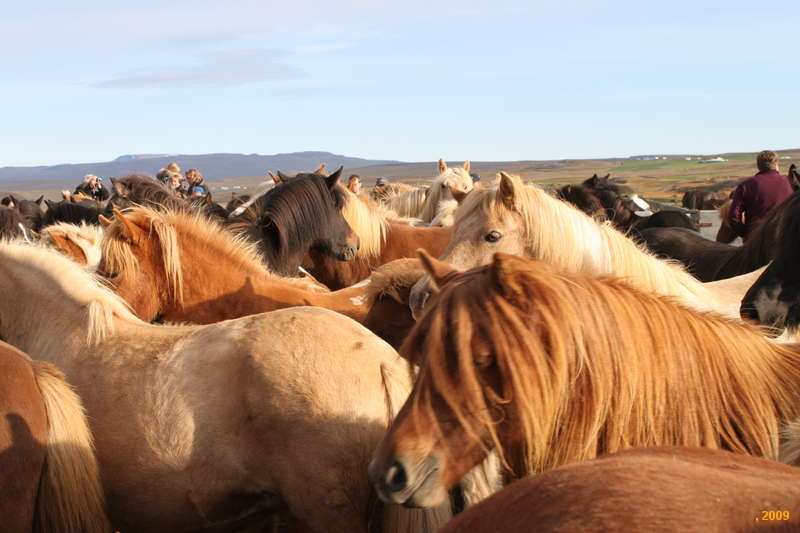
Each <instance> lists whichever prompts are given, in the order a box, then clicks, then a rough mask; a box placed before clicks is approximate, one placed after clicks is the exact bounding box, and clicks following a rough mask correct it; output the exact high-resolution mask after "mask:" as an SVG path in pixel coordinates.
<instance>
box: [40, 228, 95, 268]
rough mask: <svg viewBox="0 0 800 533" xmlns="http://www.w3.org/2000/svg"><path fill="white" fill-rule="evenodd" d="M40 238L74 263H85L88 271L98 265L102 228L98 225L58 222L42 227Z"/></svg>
mask: <svg viewBox="0 0 800 533" xmlns="http://www.w3.org/2000/svg"><path fill="white" fill-rule="evenodd" d="M101 216H102V215H101ZM41 238H42V241H43V242H45V243H47V244H50V245H52V246H53V247H55V249H56V250H58V251H59V252H61V253H63V254H64V255H66V256H67V257H69V258H70V259H72V260H73V261H75V262H76V263H78V264H81V265H85V266H86V270H88V271H89V272H94V271H96V270H97V267H98V266H100V259H101V258H102V248H101V245H102V242H103V228H102V227H100V226H95V225H93V224H86V223H85V222H82V223H81V224H80V225H77V224H67V223H66V222H59V223H57V224H53V225H52V226H46V227H45V228H44V229H42V233H41Z"/></svg>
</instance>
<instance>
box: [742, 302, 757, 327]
mask: <svg viewBox="0 0 800 533" xmlns="http://www.w3.org/2000/svg"><path fill="white" fill-rule="evenodd" d="M739 316H741V317H742V319H743V320H752V321H754V322H756V323H757V324H760V323H761V320H759V316H758V309H756V308H755V307H753V306H752V305H742V307H741V308H740V309H739Z"/></svg>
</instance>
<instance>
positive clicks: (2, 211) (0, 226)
mask: <svg viewBox="0 0 800 533" xmlns="http://www.w3.org/2000/svg"><path fill="white" fill-rule="evenodd" d="M24 225H25V219H24V218H22V215H21V214H20V213H19V211H17V210H16V209H14V208H13V207H0V235H5V236H7V237H13V236H16V235H22V233H24V231H23V229H22V227H21V226H24Z"/></svg>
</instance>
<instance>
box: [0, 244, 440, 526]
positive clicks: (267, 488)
mask: <svg viewBox="0 0 800 533" xmlns="http://www.w3.org/2000/svg"><path fill="white" fill-rule="evenodd" d="M0 337H2V338H4V339H6V340H8V341H9V342H12V343H14V344H15V345H16V346H19V347H20V348H21V349H24V350H26V351H27V352H28V353H29V354H31V356H32V357H35V358H37V359H41V360H44V361H48V362H51V363H54V364H57V365H58V366H59V368H61V369H62V370H63V372H64V374H65V375H66V376H67V378H68V379H69V380H70V382H71V383H72V384H73V385H74V386H75V387H76V389H77V391H78V392H79V393H80V395H81V398H82V400H83V403H84V405H85V406H86V411H87V415H88V418H89V422H90V425H91V429H92V432H93V434H94V438H95V443H96V449H97V457H98V460H99V464H100V472H101V475H102V481H103V487H104V489H105V495H106V501H107V502H108V512H109V518H110V519H111V522H112V525H113V527H115V528H116V529H118V530H120V531H137V532H149V531H154V532H155V531H158V532H161V531H187V530H192V531H196V530H201V529H202V530H209V531H210V530H213V531H241V530H243V529H246V528H247V527H260V526H262V525H263V524H264V523H265V522H266V521H267V520H270V519H271V516H272V514H273V513H276V512H288V513H290V515H291V518H292V520H293V521H297V522H299V523H300V524H301V525H304V526H305V527H307V528H308V529H310V530H312V531H342V532H352V531H356V532H357V531H362V532H365V531H367V527H368V523H369V521H370V520H369V515H370V512H369V509H370V502H371V501H372V499H373V498H372V494H373V492H372V490H371V485H370V483H369V481H368V477H367V463H368V460H369V454H370V452H371V451H372V450H373V449H375V446H376V445H377V444H378V442H379V440H380V438H381V436H382V435H383V434H384V433H385V431H386V428H387V425H388V423H389V420H390V418H391V416H392V415H393V414H394V413H395V412H396V409H398V408H399V405H400V404H401V403H402V402H403V401H404V399H405V398H406V395H407V393H408V391H409V390H410V385H411V384H410V379H411V378H410V376H409V373H408V370H407V364H406V363H405V362H403V361H402V360H400V359H399V358H398V356H397V353H396V352H395V351H394V350H393V349H392V348H391V347H390V346H389V345H387V344H386V343H385V342H384V341H382V340H380V339H378V338H377V337H375V336H374V335H373V334H372V333H370V332H369V331H368V330H366V329H365V328H364V327H362V326H361V325H359V324H357V323H355V322H354V321H352V320H350V319H349V318H347V317H344V316H342V315H340V314H338V313H334V312H332V311H329V310H327V309H320V308H317V307H296V308H290V309H282V310H280V311H275V312H273V313H266V314H261V315H254V316H250V317H245V318H240V319H237V320H228V321H225V322H221V323H218V324H212V325H208V326H157V325H150V324H146V323H144V322H142V321H140V320H139V319H137V318H136V317H135V316H133V315H132V314H131V312H130V311H129V310H128V308H127V306H126V305H125V302H124V301H123V300H121V299H120V298H119V297H118V296H116V295H115V294H114V293H112V292H111V291H110V290H109V289H107V288H105V287H104V286H103V285H101V284H100V283H99V282H98V281H96V280H95V279H94V277H93V276H92V275H91V274H88V273H87V272H85V271H84V270H83V269H82V268H81V267H80V266H79V265H77V264H76V263H74V262H72V261H71V260H69V259H68V258H66V257H64V256H62V255H61V254H59V253H58V252H56V251H53V250H50V249H48V248H46V247H42V246H36V245H34V246H31V245H23V244H19V243H0ZM440 512H444V511H443V510H439V511H437V512H434V513H424V514H419V512H417V511H414V510H409V509H403V508H401V507H397V506H388V507H385V508H384V509H383V527H384V530H385V531H390V530H392V529H391V528H392V527H400V526H403V524H405V527H404V528H401V529H404V530H406V531H418V529H417V528H420V527H421V526H420V524H419V523H418V522H419V521H425V520H429V521H430V523H429V526H430V527H431V528H434V527H436V525H437V524H438V523H439V522H441V519H442V518H444V517H442V516H440V514H441V513H440ZM448 512H449V511H448ZM445 514H446V513H445ZM412 519H416V520H417V522H414V521H413V520H412ZM258 531H260V529H259V530H258Z"/></svg>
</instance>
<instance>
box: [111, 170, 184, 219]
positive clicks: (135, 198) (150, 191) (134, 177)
mask: <svg viewBox="0 0 800 533" xmlns="http://www.w3.org/2000/svg"><path fill="white" fill-rule="evenodd" d="M111 189H112V191H113V192H114V194H112V195H111V198H109V199H108V204H107V205H106V210H105V213H104V214H105V215H106V216H107V217H110V216H111V214H112V210H113V209H114V208H115V207H116V208H117V209H125V208H127V207H131V206H133V205H141V206H145V207H152V208H154V209H165V208H166V209H186V202H185V201H184V200H183V199H182V198H179V197H177V196H175V194H174V193H173V192H172V191H170V190H169V189H167V187H166V186H164V185H163V184H162V183H161V182H159V181H158V180H156V179H155V178H152V177H150V176H148V175H147V174H129V175H127V176H125V177H124V178H120V179H115V178H111Z"/></svg>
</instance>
